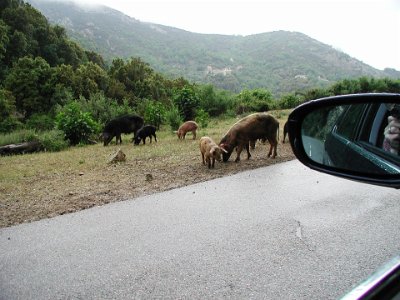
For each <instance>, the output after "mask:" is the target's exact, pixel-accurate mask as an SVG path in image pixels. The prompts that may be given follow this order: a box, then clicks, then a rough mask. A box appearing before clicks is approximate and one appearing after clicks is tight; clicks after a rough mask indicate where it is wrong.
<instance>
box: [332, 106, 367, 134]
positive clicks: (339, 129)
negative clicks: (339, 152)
mask: <svg viewBox="0 0 400 300" xmlns="http://www.w3.org/2000/svg"><path fill="white" fill-rule="evenodd" d="M365 110H366V105H349V106H347V109H346V110H345V111H344V112H343V114H342V117H341V118H340V120H339V122H338V123H337V126H336V129H335V131H336V133H337V134H340V135H341V136H343V137H345V138H347V139H349V140H352V141H354V140H355V139H356V138H357V134H358V128H359V125H360V124H359V120H361V119H362V115H363V114H364V112H365Z"/></svg>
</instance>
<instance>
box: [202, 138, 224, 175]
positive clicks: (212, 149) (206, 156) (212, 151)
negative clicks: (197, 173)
mask: <svg viewBox="0 0 400 300" xmlns="http://www.w3.org/2000/svg"><path fill="white" fill-rule="evenodd" d="M223 151H224V150H223V149H221V148H220V147H219V146H218V145H217V144H216V143H215V142H214V141H213V140H212V139H211V138H210V137H208V136H203V137H202V138H201V139H200V152H201V158H202V161H203V165H205V164H206V163H207V165H208V168H209V169H211V168H214V164H215V160H218V161H221V154H222V152H223Z"/></svg>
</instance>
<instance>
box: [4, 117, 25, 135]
mask: <svg viewBox="0 0 400 300" xmlns="http://www.w3.org/2000/svg"><path fill="white" fill-rule="evenodd" d="M22 127H23V125H22V123H21V122H20V121H18V119H17V118H16V117H14V116H9V117H7V118H5V119H4V120H1V121H0V133H7V132H12V131H14V130H18V129H20V128H22Z"/></svg>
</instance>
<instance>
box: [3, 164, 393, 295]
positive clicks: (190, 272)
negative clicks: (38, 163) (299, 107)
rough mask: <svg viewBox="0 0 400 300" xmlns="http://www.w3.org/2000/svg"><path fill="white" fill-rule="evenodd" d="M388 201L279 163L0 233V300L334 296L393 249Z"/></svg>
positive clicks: (380, 193) (373, 189)
mask: <svg viewBox="0 0 400 300" xmlns="http://www.w3.org/2000/svg"><path fill="white" fill-rule="evenodd" d="M240 163H246V161H242V162H240ZM217 167H218V166H217ZM210 172H212V170H211V171H210ZM399 200H400V197H399V191H396V190H394V189H390V188H383V187H377V186H372V185H366V184H361V183H356V182H352V181H348V180H344V179H339V178H336V177H332V176H328V175H324V174H321V173H318V172H315V171H312V170H310V169H308V168H306V167H304V166H303V165H301V164H300V163H299V162H298V161H290V162H287V163H282V164H277V165H274V166H270V167H265V168H260V169H257V170H253V171H246V172H243V173H240V174H237V175H234V176H229V177H224V178H220V179H216V180H212V181H209V182H204V183H200V184H195V185H191V186H187V187H184V188H180V189H175V190H171V191H168V192H163V193H159V194H156V195H151V196H146V197H141V198H137V199H133V200H129V201H124V202H119V203H113V204H109V205H106V206H102V207H95V208H92V209H88V210H85V211H81V212H78V213H73V214H68V215H64V216H59V217H55V218H52V219H46V220H42V221H38V222H33V223H30V224H22V225H18V226H14V227H10V228H4V229H1V230H0V299H7V300H11V299H278V298H279V299H335V298H337V297H339V296H341V295H343V294H344V293H345V292H346V291H348V290H349V289H350V288H351V287H352V286H353V285H354V284H355V283H357V282H359V281H360V280H362V279H364V278H365V277H366V276H368V275H369V274H371V273H372V272H373V271H374V270H375V269H376V268H377V267H378V266H380V265H382V264H383V263H384V262H385V261H387V260H389V259H390V258H391V257H393V256H395V255H398V254H399V253H400V251H399V250H400V239H399V232H400V224H399V216H400V205H399Z"/></svg>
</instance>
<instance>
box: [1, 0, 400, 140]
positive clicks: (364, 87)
mask: <svg viewBox="0 0 400 300" xmlns="http://www.w3.org/2000/svg"><path fill="white" fill-rule="evenodd" d="M359 92H397V93H398V92H400V80H393V79H385V78H383V79H375V78H366V77H363V78H360V79H355V80H343V81H340V82H337V83H336V84H334V85H333V86H331V87H330V88H326V89H312V90H308V91H305V92H296V91H294V92H293V93H291V94H288V95H284V96H282V97H281V98H280V99H274V98H273V96H272V93H271V92H270V91H268V90H266V89H244V90H242V91H241V92H239V93H237V94H234V93H232V92H229V91H226V90H222V89H217V88H215V87H214V86H213V85H210V84H208V85H199V84H194V83H191V82H189V81H188V80H187V79H185V78H183V77H180V78H174V79H173V78H168V77H166V76H165V75H163V74H161V73H158V72H155V71H154V70H153V68H151V66H150V65H149V64H148V63H146V62H144V61H143V60H142V59H141V58H139V57H131V58H130V59H128V60H123V59H121V58H115V59H114V60H112V62H111V63H109V64H106V63H105V62H104V60H103V58H102V57H101V55H99V54H97V53H95V52H92V51H87V50H84V49H83V48H82V47H81V46H79V45H78V44H77V43H75V42H73V41H71V40H69V39H68V37H67V35H66V32H65V29H64V28H63V27H61V26H58V25H56V26H52V25H50V24H49V23H48V21H47V19H46V18H45V17H44V16H43V15H42V14H41V13H40V12H39V11H37V10H36V9H34V8H33V7H32V6H31V5H30V4H27V3H25V2H23V1H22V0H3V1H1V2H0V132H1V133H9V132H12V131H15V130H18V129H23V128H31V129H33V130H36V131H46V130H53V129H55V128H57V129H58V130H61V131H62V132H63V133H64V138H66V139H67V141H68V140H69V141H70V142H71V140H72V139H71V138H69V136H68V132H72V133H74V134H76V133H79V132H81V133H82V134H81V136H82V138H79V139H78V142H79V143H86V142H88V141H89V139H90V135H96V134H98V132H99V131H100V130H101V128H102V126H104V124H105V123H106V122H107V121H109V120H110V119H112V118H114V117H116V116H118V115H122V114H128V113H136V114H139V115H141V116H143V117H144V119H145V122H146V123H151V124H154V125H156V126H160V125H162V124H168V125H170V126H171V128H173V129H176V128H177V127H178V126H179V124H180V123H181V122H182V121H185V120H189V119H195V120H197V121H199V122H200V123H201V125H202V126H207V123H208V119H209V118H210V117H217V116H220V115H224V114H229V115H236V114H244V113H249V112H253V111H268V110H271V109H287V108H293V107H295V106H297V105H298V104H300V103H303V102H305V101H308V100H310V99H316V98H320V97H325V96H330V95H338V94H348V93H359ZM73 140H74V143H76V141H77V139H76V137H75V138H74V139H73Z"/></svg>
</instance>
